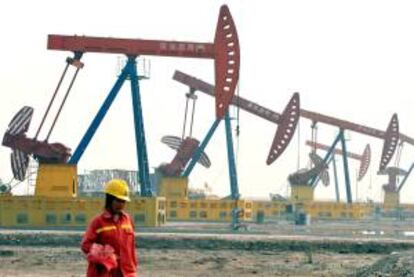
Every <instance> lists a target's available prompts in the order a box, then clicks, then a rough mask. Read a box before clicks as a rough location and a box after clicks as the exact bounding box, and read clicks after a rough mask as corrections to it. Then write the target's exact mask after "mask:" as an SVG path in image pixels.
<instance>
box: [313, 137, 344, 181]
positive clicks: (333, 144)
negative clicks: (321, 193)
mask: <svg viewBox="0 0 414 277" xmlns="http://www.w3.org/2000/svg"><path fill="white" fill-rule="evenodd" d="M341 132H342V131H340V132H339V134H338V135H337V136H336V138H335V140H334V142H333V143H332V145H331V147H330V148H329V150H328V152H327V153H326V155H325V157H324V158H323V163H324V164H327V163H328V160H329V157H330V156H331V154H332V153H333V151H334V149H335V146H336V144H337V143H338V142H339V139H340V136H341ZM317 179H318V175H317V176H315V177H313V178H312V179H311V181H310V186H312V187H313V188H315V186H316V184H317V183H316V180H317Z"/></svg>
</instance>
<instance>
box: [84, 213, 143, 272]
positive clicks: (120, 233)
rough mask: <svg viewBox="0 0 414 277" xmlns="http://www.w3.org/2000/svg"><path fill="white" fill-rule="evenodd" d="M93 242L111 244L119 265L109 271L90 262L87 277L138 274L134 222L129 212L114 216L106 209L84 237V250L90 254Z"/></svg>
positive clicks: (90, 225)
mask: <svg viewBox="0 0 414 277" xmlns="http://www.w3.org/2000/svg"><path fill="white" fill-rule="evenodd" d="M116 217H117V218H116ZM93 243H98V244H102V245H105V244H109V245H111V246H112V247H113V248H114V250H115V255H116V256H117V257H118V267H117V268H115V269H113V270H111V271H110V272H107V271H105V270H102V267H101V270H100V269H99V268H98V267H97V265H96V264H91V263H89V264H88V271H87V277H103V276H116V277H118V276H119V277H121V276H123V277H135V276H137V275H136V274H137V259H136V255H135V235H134V224H133V222H132V220H131V218H130V216H129V215H128V214H127V213H125V212H121V214H119V216H113V215H112V214H111V213H110V212H108V211H107V210H105V211H104V212H103V213H101V214H100V215H98V216H96V217H95V218H94V219H93V220H92V222H91V223H90V224H89V226H88V229H87V231H86V233H85V235H84V237H83V240H82V245H81V248H82V251H83V252H84V253H85V254H88V253H89V250H90V248H91V246H92V244H93Z"/></svg>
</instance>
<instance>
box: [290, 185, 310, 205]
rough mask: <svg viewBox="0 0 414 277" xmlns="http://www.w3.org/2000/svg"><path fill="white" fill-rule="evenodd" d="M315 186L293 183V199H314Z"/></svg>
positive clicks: (291, 195) (291, 198) (291, 197)
mask: <svg viewBox="0 0 414 277" xmlns="http://www.w3.org/2000/svg"><path fill="white" fill-rule="evenodd" d="M313 193H314V188H313V187H312V186H308V185H292V186H291V193H290V200H291V201H313Z"/></svg>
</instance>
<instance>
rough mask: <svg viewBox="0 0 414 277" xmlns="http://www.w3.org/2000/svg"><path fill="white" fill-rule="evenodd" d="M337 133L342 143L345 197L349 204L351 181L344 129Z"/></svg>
mask: <svg viewBox="0 0 414 277" xmlns="http://www.w3.org/2000/svg"><path fill="white" fill-rule="evenodd" d="M339 134H340V136H341V144H342V160H343V163H344V173H345V188H346V198H347V200H348V204H351V203H352V192H351V181H350V178H349V168H348V152H347V151H346V143H345V137H344V131H343V130H342V129H341V131H340V133H339Z"/></svg>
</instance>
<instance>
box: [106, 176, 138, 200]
mask: <svg viewBox="0 0 414 277" xmlns="http://www.w3.org/2000/svg"><path fill="white" fill-rule="evenodd" d="M104 192H105V193H107V194H110V195H112V196H115V197H116V198H118V199H121V200H125V201H128V202H129V201H131V200H130V199H129V187H128V184H127V182H125V181H124V180H121V179H112V180H110V181H109V182H107V183H106V184H105V189H104Z"/></svg>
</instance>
